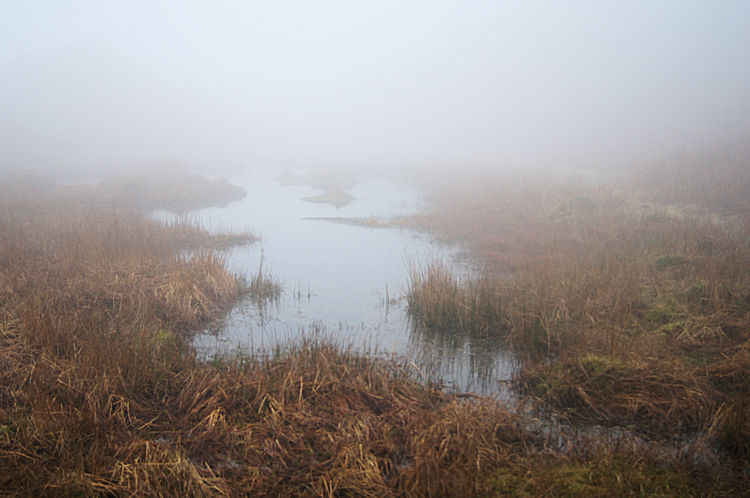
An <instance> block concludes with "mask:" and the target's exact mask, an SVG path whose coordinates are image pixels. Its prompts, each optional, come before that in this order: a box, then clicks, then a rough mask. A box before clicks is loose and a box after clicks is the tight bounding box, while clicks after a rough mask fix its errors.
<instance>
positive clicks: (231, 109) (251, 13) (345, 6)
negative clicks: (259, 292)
mask: <svg viewBox="0 0 750 498" xmlns="http://www.w3.org/2000/svg"><path fill="white" fill-rule="evenodd" d="M749 134H750V2H749V1H746V0H741V1H721V0H718V1H712V2H709V1H688V0H676V1H656V0H654V1H643V2H636V1H621V2H601V1H591V2H553V1H549V2H533V1H518V2H502V1H470V0H461V1H458V0H456V1H451V2H445V1H434V0H432V1H415V0H414V1H408V0H402V1H384V0H378V1H369V2H363V1H354V0H350V1H341V2H327V1H322V0H321V1H296V2H289V1H280V0H277V1H268V2H257V1H246V2H219V1H205V2H188V1H175V2H158V1H144V2H140V1H132V0H130V1H119V2H115V1H103V0H100V1H75V0H67V1H48V2H45V1H34V0H18V1H11V0H0V166H2V167H5V168H18V167H20V166H23V167H27V166H33V167H47V166H54V167H58V168H73V167H75V166H76V165H87V166H97V165H102V166H111V165H128V164H136V163H144V164H145V163H149V164H151V163H153V164H156V163H163V162H173V163H182V164H185V165H187V166H189V167H197V168H202V167H210V166H211V165H236V166H250V167H253V166H262V165H275V166H324V165H328V164H332V165H338V166H340V165H364V166H371V167H374V166H378V165H384V166H390V167H394V166H411V165H416V166H421V167H424V166H430V165H433V164H434V165H454V166H458V167H469V166H497V167H506V166H515V167H517V166H526V165H529V166H538V165H543V166H564V167H576V166H581V167H592V166H593V167H602V166H609V165H613V164H619V163H622V162H627V161H638V160H641V159H643V158H649V157H652V156H654V155H656V154H661V153H670V152H673V151H676V150H680V149H684V148H690V147H694V146H700V145H702V144H708V143H711V142H714V141H717V140H726V139H737V138H743V137H746V136H747V135H749Z"/></svg>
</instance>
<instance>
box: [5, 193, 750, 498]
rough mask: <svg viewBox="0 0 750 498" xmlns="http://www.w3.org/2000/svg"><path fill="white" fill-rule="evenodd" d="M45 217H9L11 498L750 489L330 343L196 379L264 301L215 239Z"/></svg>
mask: <svg viewBox="0 0 750 498" xmlns="http://www.w3.org/2000/svg"><path fill="white" fill-rule="evenodd" d="M31 198H33V199H34V200H33V201H31V200H30V199H31ZM31 198H23V199H21V198H15V199H13V198H6V200H5V201H4V202H3V206H2V210H0V386H1V389H0V493H2V494H9V495H29V496H40V495H55V496H59V495H64V496H65V495H68V496H70V495H75V496H80V495H132V496H157V495H158V496H212V495H217V496H225V495H231V496H242V495H275V496H311V495H312V496H339V495H356V496H477V495H479V496H488V495H506V494H515V495H518V496H534V495H558V496H574V495H579V494H582V493H583V494H588V495H600V496H611V495H643V494H662V495H675V496H684V495H686V494H701V493H703V492H706V491H717V492H727V493H732V492H735V493H736V492H738V490H742V489H746V488H742V487H740V486H743V483H742V480H741V479H740V478H739V477H738V475H737V474H734V473H731V472H726V471H724V470H722V469H719V470H716V469H709V470H706V469H702V468H700V467H696V466H695V465H693V464H692V463H691V462H690V461H689V460H688V459H684V458H679V457H678V458H669V459H665V458H663V457H661V456H660V455H658V454H656V453H652V452H649V451H647V450H645V449H639V450H638V451H635V450H633V449H631V448H630V447H629V446H628V444H627V443H624V444H621V445H618V446H610V445H607V444H606V442H602V443H601V444H578V445H573V446H571V447H572V448H574V449H573V450H572V451H566V452H565V453H563V452H561V451H559V450H557V449H556V448H558V447H559V438H560V437H561V436H560V435H559V434H550V433H549V432H547V431H543V430H538V429H534V428H532V427H531V426H529V425H528V424H527V423H526V422H525V421H524V420H522V419H521V418H519V417H518V416H517V415H514V414H511V413H509V412H507V411H506V410H505V409H503V408H502V407H500V406H498V405H497V404H495V403H493V402H491V401H490V400H481V399H477V400H470V401H466V400H461V399H457V398H454V397H452V396H449V395H446V394H444V393H442V392H440V391H439V390H437V389H434V388H432V387H430V386H424V385H420V384H418V383H416V382H415V381H413V380H412V378H411V377H410V376H409V374H408V371H407V369H406V368H405V366H404V365H400V364H397V363H393V362H389V361H383V360H378V359H373V358H368V357H362V356H360V355H357V354H355V353H352V352H350V351H348V350H346V349H345V348H342V347H340V346H337V345H334V344H330V343H328V342H325V341H316V340H303V341H301V342H300V343H298V344H296V345H292V346H290V347H289V348H287V349H286V350H284V351H279V352H277V353H276V354H275V355H274V356H272V357H271V358H266V359H249V358H225V359H222V358H217V359H215V360H214V361H211V362H202V361H199V360H198V359H197V358H196V355H195V352H194V350H193V349H192V348H191V346H190V336H191V334H192V333H194V332H195V331H197V330H199V329H201V328H202V327H204V326H206V325H207V324H209V323H211V322H212V321H214V320H217V319H220V317H221V316H222V313H223V311H224V310H226V309H227V307H228V306H230V305H231V304H232V303H233V302H234V301H235V300H236V299H237V298H238V297H239V296H241V295H242V294H243V293H245V292H248V291H249V289H248V286H249V283H247V282H243V281H242V280H240V279H238V278H236V277H235V276H233V275H231V274H229V273H227V271H226V269H225V266H224V263H223V260H222V258H221V255H220V254H219V253H217V252H215V251H213V250H212V249H210V246H211V244H212V240H213V236H212V235H210V234H208V233H206V232H203V231H201V230H200V229H198V228H195V227H194V226H191V225H189V224H180V223H177V224H172V225H167V226H165V225H162V224H160V223H156V222H154V221H150V220H148V219H146V218H144V217H143V216H142V215H138V214H126V213H117V212H112V211H111V210H110V211H107V210H99V211H97V210H91V209H90V208H89V207H87V208H86V209H85V210H80V209H78V207H77V206H76V205H75V204H74V203H72V202H66V203H61V202H60V199H59V198H57V197H55V199H54V200H53V201H52V202H54V205H53V204H45V201H44V199H43V198H41V197H39V196H36V197H34V196H32V197H31ZM186 234H188V235H189V237H188V236H186ZM187 241H189V243H188V242H187ZM197 241H200V243H198V242H197ZM225 242H226V241H221V244H224V243H225ZM186 245H187V246H190V247H193V248H194V249H193V250H192V251H190V252H188V253H186V252H185V247H186ZM260 273H261V272H259V274H260ZM744 485H746V482H745V484H744Z"/></svg>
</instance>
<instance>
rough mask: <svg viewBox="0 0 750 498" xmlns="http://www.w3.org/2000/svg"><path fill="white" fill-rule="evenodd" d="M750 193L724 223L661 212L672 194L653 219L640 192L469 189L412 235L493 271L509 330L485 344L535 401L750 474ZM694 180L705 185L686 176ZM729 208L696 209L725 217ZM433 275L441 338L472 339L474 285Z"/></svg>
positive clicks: (653, 208) (449, 197) (442, 193)
mask: <svg viewBox="0 0 750 498" xmlns="http://www.w3.org/2000/svg"><path fill="white" fill-rule="evenodd" d="M743 164H745V166H744V168H747V164H748V163H747V162H745V163H743ZM736 168H737V163H736V162H734V163H733V164H732V165H731V167H729V168H728V169H726V170H724V172H725V173H726V174H727V175H731V174H732V172H736ZM719 169H720V168H719ZM688 171H692V170H690V169H688ZM743 171H746V169H745V170H743ZM723 174H724V173H722V175H723ZM701 178H702V177H701ZM722 178H725V177H722ZM726 178H728V177H726ZM726 178H725V179H726ZM746 178H747V176H746V175H745V174H744V173H743V174H740V175H737V176H736V178H735V179H736V180H737V182H738V183H737V184H736V185H733V187H732V189H731V190H730V191H727V193H726V194H727V195H728V196H730V197H731V198H728V199H725V200H724V202H723V203H722V205H724V206H729V205H731V206H733V207H732V208H731V209H728V210H726V211H721V210H719V211H718V212H719V213H720V214H722V213H726V214H729V215H731V217H722V216H717V215H716V212H709V211H700V210H698V209H697V208H696V206H692V207H691V208H690V209H684V210H680V209H678V208H676V207H675V206H674V205H672V204H669V205H666V204H659V203H658V195H656V194H655V193H656V192H658V189H659V184H658V183H651V184H649V187H650V190H649V192H650V193H651V194H653V195H651V196H650V197H649V199H650V200H651V201H652V203H651V204H649V205H647V206H645V205H643V204H639V201H638V199H639V195H640V193H639V192H636V191H633V190H625V189H622V188H619V189H617V190H615V189H613V188H609V187H606V186H603V185H586V184H582V183H570V182H569V183H565V182H561V183H558V184H554V183H551V182H547V181H543V180H540V181H531V180H528V179H527V180H523V181H516V182H513V181H508V180H507V179H504V181H503V182H502V183H501V182H496V183H492V182H491V181H487V179H486V178H483V179H481V181H474V180H471V179H463V180H459V181H456V182H454V186H453V188H452V189H451V190H448V189H444V190H439V191H435V192H433V194H432V202H433V204H434V205H435V206H436V207H435V209H434V210H433V211H432V212H431V213H427V214H424V215H420V216H416V217H414V218H412V224H413V225H414V226H417V227H421V228H422V229H424V230H428V231H430V232H431V233H434V234H436V235H437V236H438V237H440V238H441V239H442V240H445V241H448V242H455V241H461V242H463V243H464V244H465V246H466V247H467V248H468V250H469V252H470V253H471V255H472V256H473V257H474V258H475V260H476V261H478V262H480V263H482V264H483V265H484V270H483V273H482V275H481V276H480V280H484V281H485V283H486V285H488V286H489V287H490V288H491V289H492V290H491V292H492V294H493V297H492V298H490V299H488V300H487V301H486V302H493V300H495V301H496V302H497V303H499V309H501V310H502V316H503V319H504V326H503V327H502V328H498V329H495V330H493V329H492V328H491V327H487V328H486V329H485V330H487V331H488V332H493V333H495V334H496V336H497V337H498V338H500V339H503V340H505V341H507V344H508V346H509V347H511V348H512V349H513V350H514V351H515V353H516V354H517V355H518V357H519V358H520V359H521V360H522V366H521V369H520V371H519V375H518V378H517V379H516V386H517V387H518V388H520V389H521V390H522V391H523V392H525V393H528V394H532V395H533V396H536V397H538V398H539V399H540V400H541V401H542V403H544V404H545V405H546V406H547V407H549V408H550V409H552V410H554V411H556V413H558V414H561V413H562V414H564V415H565V416H566V417H568V419H569V420H571V421H579V422H589V423H591V422H596V423H600V424H604V425H615V426H617V425H620V426H625V427H628V428H631V429H634V430H635V431H637V432H640V433H642V434H644V435H645V436H646V437H648V438H649V439H653V440H665V439H669V438H671V437H695V434H700V437H701V438H704V439H706V440H710V441H712V442H713V443H716V445H717V447H718V448H724V449H727V450H728V451H729V452H730V453H731V454H733V455H738V456H739V458H740V459H741V460H742V459H744V462H745V463H744V465H746V462H747V456H746V455H747V453H746V448H747V443H746V441H747V437H746V434H747V425H746V424H744V423H742V422H741V421H743V420H744V418H743V417H744V414H745V413H746V408H745V407H746V406H747V403H746V400H747V399H748V396H750V389H749V387H750V382H749V381H748V376H747V375H746V373H745V372H747V371H748V368H750V363H748V359H747V358H748V356H747V350H748V344H750V342H749V341H750V333H749V331H750V307H748V303H749V302H750V299H748V291H747V289H748V288H750V251H748V245H747V242H746V240H747V226H748V224H747V220H748V219H750V212H748V211H747V210H746V209H744V208H743V206H746V205H747V202H746V200H747V198H749V196H750V185H748V184H747V182H746V181H745V180H746ZM690 181H695V182H698V181H700V178H698V177H693V178H692V179H691V178H690V176H689V174H688V175H683V176H680V182H683V183H684V182H690ZM722 181H724V180H722ZM622 185H628V183H627V182H622ZM631 185H632V184H631ZM716 185H717V184H716V182H708V183H707V184H706V185H704V186H696V188H704V187H705V188H716V189H718V187H717V186H716ZM665 188H667V189H670V188H672V187H671V186H669V185H667V186H665ZM721 195H722V193H721V192H720V191H719V190H715V191H713V193H712V194H711V196H710V197H705V198H703V200H702V201H701V202H700V203H698V204H696V205H699V206H703V208H704V209H706V208H711V207H716V206H718V204H717V202H718V201H719V198H720V196H721ZM667 198H668V199H677V197H673V196H671V194H670V195H669V196H667V195H665V197H664V199H665V200H666V199H667ZM717 209H718V207H717ZM420 271H421V273H418V274H417V275H416V276H415V277H412V285H413V286H414V287H416V288H419V289H420V290H419V291H418V292H422V293H424V295H425V296H427V295H435V296H439V297H433V298H432V299H431V302H432V303H434V306H433V308H432V309H434V310H435V313H434V316H435V317H436V318H435V319H434V324H435V325H436V326H444V327H454V328H457V326H456V324H457V323H461V321H462V320H461V319H458V318H456V317H458V316H460V311H459V310H466V309H467V307H466V306H463V304H462V303H465V302H466V301H467V298H466V295H465V292H466V289H468V288H469V286H467V285H466V284H465V283H462V282H461V281H460V280H459V279H458V278H457V277H456V274H455V273H453V272H452V271H451V270H450V269H448V270H446V269H444V268H437V267H436V268H433V269H432V271H433V273H432V274H429V273H428V272H427V271H425V270H420ZM437 282H440V284H439V285H438V284H437ZM475 285H476V284H475ZM410 292H411V293H412V294H413V296H415V297H416V296H418V295H419V294H418V292H414V291H413V290H411V289H410ZM413 301H414V302H415V304H417V302H418V301H417V299H414V298H413ZM468 301H469V302H470V301H471V300H470V299H469V300H468ZM410 304H411V303H410ZM415 311H421V310H420V308H419V305H416V306H415ZM443 316H446V317H448V318H446V319H442V318H441V317H443ZM741 465H743V464H741Z"/></svg>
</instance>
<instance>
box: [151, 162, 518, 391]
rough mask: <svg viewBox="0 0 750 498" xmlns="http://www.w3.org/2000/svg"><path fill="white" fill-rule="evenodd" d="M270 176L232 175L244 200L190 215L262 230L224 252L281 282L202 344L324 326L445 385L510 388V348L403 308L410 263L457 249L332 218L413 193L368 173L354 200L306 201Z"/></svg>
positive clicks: (269, 344) (380, 215)
mask: <svg viewBox="0 0 750 498" xmlns="http://www.w3.org/2000/svg"><path fill="white" fill-rule="evenodd" d="M276 175H278V172H274V171H258V172H254V173H249V174H245V175H241V176H237V177H233V178H230V181H231V183H233V184H235V185H238V186H240V187H242V188H244V189H245V190H246V192H247V195H246V197H245V198H244V199H243V200H241V201H237V202H234V203H232V204H230V205H228V206H226V207H223V208H208V209H202V210H199V211H195V212H193V213H190V215H191V217H195V218H196V219H197V220H198V221H199V222H200V223H202V224H203V226H205V227H207V228H209V229H211V230H251V231H253V232H254V233H256V234H258V235H260V237H261V241H260V242H259V243H257V244H255V245H252V246H249V247H237V248H233V249H231V250H229V251H227V261H228V265H229V268H230V270H231V271H234V272H237V273H239V274H242V275H248V276H249V275H252V274H255V273H256V272H257V271H258V268H259V265H260V262H261V258H262V261H263V268H264V271H267V272H269V273H270V274H271V276H272V277H273V278H274V279H276V280H277V281H278V282H279V283H280V284H281V286H282V289H283V290H282V293H281V295H280V297H279V299H278V300H277V301H273V302H269V303H267V304H265V305H263V306H258V305H256V304H254V303H252V302H250V301H244V302H242V303H240V304H239V305H238V306H236V307H235V309H233V310H232V311H231V312H230V314H229V316H228V317H227V320H226V322H225V323H224V324H223V327H222V329H221V330H220V331H218V332H217V333H206V334H200V335H198V336H197V337H196V339H195V346H196V348H197V349H198V351H199V352H201V353H202V354H205V355H211V354H214V353H217V352H219V353H221V352H226V353H231V352H233V351H236V350H237V349H238V348H239V349H241V350H243V351H246V352H249V353H258V352H267V351H271V350H273V349H274V348H275V347H276V346H279V345H283V344H284V343H286V342H287V341H288V340H290V339H292V340H293V339H294V338H297V337H299V336H300V335H302V334H305V333H310V332H314V331H322V332H323V333H325V334H327V335H330V336H332V337H334V339H335V340H337V341H341V342H342V343H343V344H347V345H349V344H351V345H352V346H353V347H354V348H355V349H359V350H362V351H366V352H369V353H377V354H383V355H390V354H395V355H399V356H406V357H408V358H409V359H410V360H411V362H412V364H413V365H414V368H415V370H416V371H417V372H418V374H421V375H422V376H423V377H424V378H425V379H426V380H432V381H436V380H439V381H440V382H442V383H444V384H445V385H446V387H447V388H449V389H456V390H458V391H471V392H477V393H483V394H491V393H495V394H500V395H502V396H508V393H507V389H506V385H507V383H505V382H503V381H504V380H505V379H509V378H510V377H511V375H512V373H513V370H514V364H513V361H512V360H513V359H512V356H511V355H510V353H508V352H507V351H504V350H503V349H502V348H501V347H500V346H499V345H498V344H496V343H491V342H478V341H477V340H476V339H474V338H461V337H460V336H459V337H456V336H451V337H445V336H434V335H431V334H429V333H427V332H425V331H420V330H417V329H415V328H414V327H413V326H412V324H411V323H410V320H409V318H408V315H407V313H406V301H405V299H404V298H403V295H404V294H405V292H406V287H407V281H408V278H407V277H408V262H409V261H410V260H411V261H427V260H430V259H431V258H443V259H445V260H446V261H454V262H455V260H456V257H457V255H458V248H456V247H447V246H444V245H440V244H438V243H436V242H435V241H434V240H433V239H432V238H431V237H429V236H427V235H424V234H419V233H415V232H413V231H410V230H406V229H400V228H382V227H367V226H357V225H356V224H352V223H331V222H330V221H331V218H348V219H350V220H351V219H352V218H372V219H380V220H384V219H388V218H390V217H393V216H398V215H404V214H410V213H416V212H418V211H420V210H421V209H422V208H424V202H423V200H422V199H421V197H420V196H419V195H418V193H417V192H415V191H413V190H410V189H408V188H406V187H403V186H400V185H397V184H394V183H392V182H390V181H389V180H387V179H383V178H379V179H372V180H368V181H362V182H360V183H358V184H356V185H355V186H353V187H352V188H351V189H349V190H348V193H349V194H351V196H353V197H354V199H353V200H352V201H351V202H350V203H348V204H347V205H345V206H342V207H338V208H337V207H335V206H333V205H331V204H325V203H310V202H305V201H304V200H303V199H304V198H309V197H310V196H315V195H319V194H320V191H319V190H315V189H313V188H311V187H308V186H303V185H292V186H284V185H282V184H281V183H279V182H278V181H275V180H274V177H275V176H276ZM156 216H159V217H164V216H166V215H165V214H164V213H156ZM315 218H318V219H315Z"/></svg>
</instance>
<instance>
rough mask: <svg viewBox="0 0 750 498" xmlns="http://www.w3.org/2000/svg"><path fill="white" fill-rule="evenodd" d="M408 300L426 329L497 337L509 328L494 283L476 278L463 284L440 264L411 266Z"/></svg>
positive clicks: (450, 270) (448, 269) (413, 312)
mask: <svg viewBox="0 0 750 498" xmlns="http://www.w3.org/2000/svg"><path fill="white" fill-rule="evenodd" d="M406 299H407V302H408V305H409V313H410V314H411V315H412V316H413V317H414V318H415V319H416V320H417V321H418V322H419V323H420V324H421V325H422V326H423V327H425V328H426V329H435V330H440V331H454V332H468V333H470V334H475V335H479V336H488V335H493V336H494V335H499V334H502V333H503V331H505V330H506V328H507V326H506V318H505V313H504V310H503V306H502V303H501V299H500V295H499V293H498V291H497V287H496V286H495V285H494V283H493V281H492V280H490V279H486V278H472V277H467V278H465V279H464V280H463V281H462V280H460V279H459V278H458V277H457V276H456V275H455V272H454V270H453V269H451V268H449V267H447V266H446V265H445V264H443V263H442V262H440V261H431V262H429V263H427V264H424V265H421V266H420V265H418V264H413V263H412V264H410V267H409V289H408V293H407V295H406Z"/></svg>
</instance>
